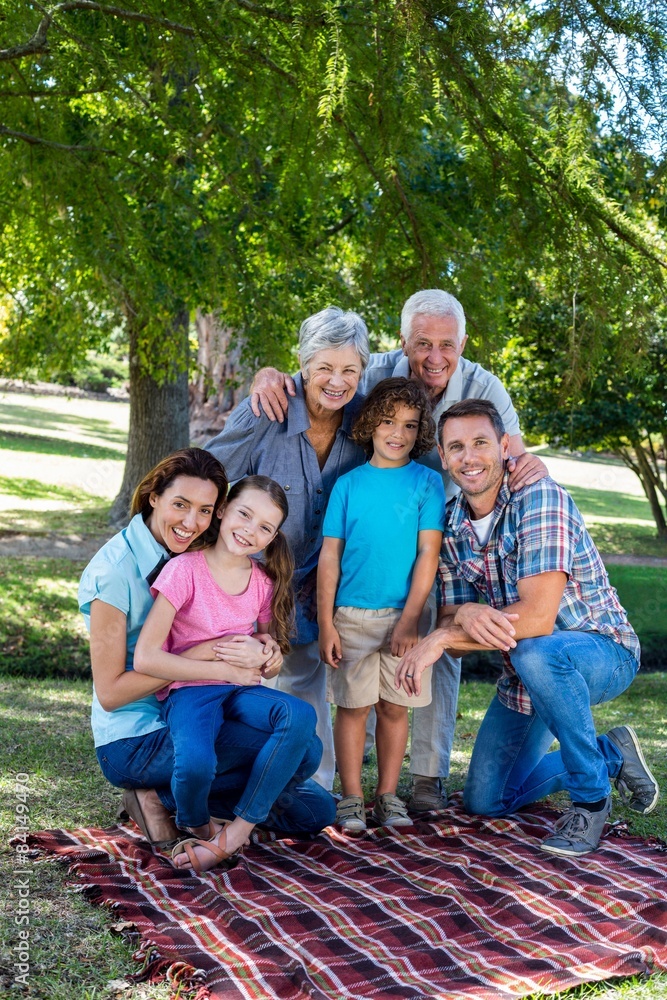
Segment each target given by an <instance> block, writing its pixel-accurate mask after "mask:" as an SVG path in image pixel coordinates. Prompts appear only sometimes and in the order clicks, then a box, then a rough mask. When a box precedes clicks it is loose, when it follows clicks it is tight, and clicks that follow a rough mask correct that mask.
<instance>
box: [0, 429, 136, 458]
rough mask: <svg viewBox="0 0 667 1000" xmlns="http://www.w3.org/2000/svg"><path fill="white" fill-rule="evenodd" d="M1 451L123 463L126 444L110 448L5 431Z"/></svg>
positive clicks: (1, 435)
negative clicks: (109, 460)
mask: <svg viewBox="0 0 667 1000" xmlns="http://www.w3.org/2000/svg"><path fill="white" fill-rule="evenodd" d="M0 450H2V451H21V452H28V453H29V454H38V455H64V456H66V457H67V458H96V459H98V460H102V459H107V460H108V459H114V460H116V461H118V462H123V461H125V450H126V444H125V443H123V444H119V446H118V447H117V448H109V447H106V446H105V445H99V444H87V443H85V442H82V441H67V440H66V439H65V438H57V437H47V436H46V435H44V436H41V435H40V436H37V435H31V434H22V433H12V432H10V431H3V432H1V433H0Z"/></svg>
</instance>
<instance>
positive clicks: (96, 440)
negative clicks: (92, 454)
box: [0, 396, 127, 458]
mask: <svg viewBox="0 0 667 1000" xmlns="http://www.w3.org/2000/svg"><path fill="white" fill-rule="evenodd" d="M14 399H16V397H14ZM14 399H12V401H10V402H8V401H7V397H6V396H5V397H4V398H3V399H2V400H0V429H2V431H3V432H4V433H8V434H9V435H10V436H11V437H13V436H14V435H15V434H16V433H17V432H18V433H19V434H25V435H28V436H31V437H33V438H36V439H39V438H46V439H47V440H49V439H50V440H55V441H59V442H61V443H62V444H67V443H68V442H72V441H76V439H77V438H79V439H80V438H86V439H89V440H90V443H91V445H93V444H97V445H105V444H106V445H107V446H108V447H109V448H110V449H113V454H112V455H111V456H110V457H116V458H117V457H118V456H119V452H120V457H121V458H122V457H123V455H124V453H125V448H126V445H127V431H126V430H125V429H124V428H123V427H121V426H118V424H117V423H116V421H112V420H109V419H107V418H105V417H91V416H86V415H85V413H84V412H81V411H82V410H85V411H90V410H91V409H92V407H91V404H90V403H88V402H85V401H84V402H83V403H80V404H79V405H78V406H70V405H67V407H66V408H64V407H63V400H62V399H60V400H56V399H53V398H51V397H48V396H47V397H35V396H31V397H24V396H20V397H18V399H16V401H14ZM109 406H113V407H115V406H122V404H120V403H117V404H114V403H101V404H99V406H98V407H97V409H98V410H99V412H113V411H108V410H105V407H109ZM121 412H122V411H120V410H119V411H118V416H120V414H121ZM114 416H116V414H114Z"/></svg>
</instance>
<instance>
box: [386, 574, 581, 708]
mask: <svg viewBox="0 0 667 1000" xmlns="http://www.w3.org/2000/svg"><path fill="white" fill-rule="evenodd" d="M566 583H567V575H566V574H565V573H560V572H553V573H539V574H538V575H537V576H529V577H526V578H525V579H524V580H519V582H518V583H517V590H518V592H519V600H518V601H516V602H515V603H514V604H509V605H507V607H506V608H503V609H502V611H500V612H499V611H497V610H495V609H493V608H491V609H488V608H486V607H485V606H484V605H478V604H472V603H471V604H462V605H459V607H458V608H457V609H456V611H455V615H454V616H453V617H452V615H451V610H452V609H450V611H449V615H448V616H447V615H445V614H444V613H443V615H442V616H441V619H440V620H441V621H449V622H451V624H446V625H444V626H443V627H440V628H437V629H435V630H434V631H433V632H431V634H430V635H427V636H426V638H425V639H422V640H421V642H419V643H417V645H416V646H415V647H414V648H413V649H411V650H410V651H409V652H408V653H407V654H406V655H405V656H404V657H403V659H402V660H401V662H400V663H399V665H398V667H397V668H396V674H395V678H394V686H395V687H396V689H397V690H398V689H399V688H400V687H401V685H402V686H403V688H404V689H405V690H406V691H407V692H408V694H412V693H414V694H420V693H421V676H422V674H423V673H424V670H426V669H427V668H428V667H430V666H431V665H432V664H433V663H435V662H436V660H438V659H439V658H440V656H441V655H442V653H443V652H444V651H445V650H452V651H456V652H460V653H465V652H469V651H471V650H477V649H508V648H513V647H514V646H516V643H517V641H518V640H519V639H528V638H534V637H536V636H540V635H551V633H552V632H553V629H554V624H555V622H556V615H557V614H558V608H559V606H560V602H561V598H562V596H563V591H564V590H565V584H566ZM488 611H495V615H494V616H493V617H494V619H495V616H497V615H505V616H507V618H508V621H509V622H510V624H511V626H512V628H513V636H511V637H510V638H509V639H508V638H507V630H506V629H502V630H501V633H502V634H501V638H500V641H489V642H488V643H486V642H479V641H477V640H475V639H471V637H470V633H469V631H468V629H471V630H472V629H473V628H475V627H476V624H477V623H478V622H479V620H480V617H481V616H482V615H485V614H487V612H488ZM510 616H511V617H510ZM457 618H460V619H462V621H463V622H465V627H462V625H461V624H454V621H455V620H456V619H457Z"/></svg>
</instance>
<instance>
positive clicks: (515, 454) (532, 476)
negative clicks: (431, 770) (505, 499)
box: [509, 434, 549, 493]
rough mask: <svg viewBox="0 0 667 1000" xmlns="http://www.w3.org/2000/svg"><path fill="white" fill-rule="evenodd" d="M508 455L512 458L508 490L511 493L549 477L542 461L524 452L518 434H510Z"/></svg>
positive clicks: (523, 445)
mask: <svg viewBox="0 0 667 1000" xmlns="http://www.w3.org/2000/svg"><path fill="white" fill-rule="evenodd" d="M510 455H511V456H512V457H511V458H510V464H509V469H510V478H509V488H510V489H511V491H512V492H513V493H516V491H517V490H520V489H521V488H522V487H523V486H530V485H531V483H537V482H538V481H539V480H540V479H544V477H545V476H548V475H549V470H548V469H547V467H546V465H545V464H544V462H543V461H542V459H541V458H538V457H537V455H531V453H530V452H529V451H526V446H525V444H524V443H523V438H522V437H521V435H520V434H512V436H511V437H510Z"/></svg>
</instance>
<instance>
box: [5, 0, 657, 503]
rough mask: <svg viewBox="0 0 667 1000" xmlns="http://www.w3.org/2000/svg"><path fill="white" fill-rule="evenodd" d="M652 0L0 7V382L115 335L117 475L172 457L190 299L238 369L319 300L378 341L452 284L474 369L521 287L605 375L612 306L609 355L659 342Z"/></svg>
mask: <svg viewBox="0 0 667 1000" xmlns="http://www.w3.org/2000/svg"><path fill="white" fill-rule="evenodd" d="M645 7H646V5H645V4H643V3H641V2H639V0H615V2H614V3H613V4H605V5H601V4H599V3H597V0H577V2H574V0H561V2H556V0H553V2H552V0H543V2H539V3H535V2H512V3H505V4H492V3H491V2H485V0H467V2H457V0H450V2H445V3H444V4H443V3H441V2H439V3H437V4H436V3H432V2H415V0H403V2H401V0H393V2H388V0H379V2H373V3H370V2H358V3H351V4H334V3H322V2H318V3H315V2H307V0H306V2H301V3H292V2H290V3H286V2H284V0H279V2H276V3H272V4H264V3H255V2H250V0H233V2H232V0H227V2H224V3H220V2H219V0H215V2H214V0H181V2H179V3H176V2H173V0H166V2H157V0H141V2H136V0H135V2H132V3H126V4H123V5H122V6H115V5H110V4H106V3H97V2H92V0H64V2H60V3H49V4H39V5H38V4H32V3H26V4H24V5H23V6H22V8H21V9H20V11H19V12H17V11H16V10H15V9H14V5H13V4H10V3H9V2H8V0H4V2H2V3H1V4H0V9H2V11H3V18H2V20H1V21H0V91H1V92H2V109H3V110H2V121H1V122H0V140H1V141H2V146H3V149H4V153H3V158H2V161H1V163H2V165H1V167H0V200H1V203H2V226H3V235H4V242H5V246H6V248H7V252H6V254H5V256H4V259H3V260H2V261H1V262H0V288H2V289H3V290H4V292H5V310H4V316H5V320H4V323H3V329H2V330H1V331H0V365H1V366H2V369H3V370H4V371H5V372H6V373H11V374H16V375H18V374H28V373H32V372H35V371H39V372H40V374H48V373H49V372H50V371H51V372H52V371H55V370H58V369H59V368H60V367H63V366H68V365H70V364H71V363H72V360H73V359H74V358H76V357H77V356H79V355H81V354H82V353H83V352H85V350H87V349H89V348H90V347H93V346H103V345H104V344H105V343H106V342H108V338H109V336H110V332H111V331H112V330H113V329H114V327H117V326H118V325H119V324H120V325H122V326H124V327H125V329H126V330H127V334H128V337H129V342H130V345H131V371H132V379H133V388H132V391H131V396H132V399H133V403H132V405H133V406H134V405H135V404H136V406H137V407H139V405H140V398H139V397H140V396H142V394H143V404H142V405H141V408H140V409H141V415H139V410H138V411H137V421H136V424H135V428H134V431H135V433H134V434H133V436H132V440H131V445H130V449H131V450H130V458H131V457H132V447H133V443H132V442H133V441H134V440H135V438H136V440H137V441H139V440H140V438H141V432H142V428H143V431H144V435H143V438H144V443H143V444H142V445H141V447H140V448H139V451H140V452H141V455H140V456H138V457H137V461H136V462H132V461H130V462H129V465H130V466H131V468H130V470H129V476H128V481H129V480H131V479H132V478H133V477H134V478H136V475H137V474H138V468H139V466H141V465H143V467H144V468H145V467H146V466H147V465H149V464H151V463H152V462H153V461H155V460H156V459H157V458H159V457H161V454H164V452H165V451H167V450H169V448H170V447H172V446H174V445H175V444H178V443H182V442H183V434H184V427H183V420H181V422H180V429H179V426H178V421H174V420H172V421H170V420H169V419H168V418H167V417H166V414H168V412H169V408H170V406H171V405H174V406H176V402H177V400H179V399H180V400H181V403H182V401H183V393H184V383H183V378H182V376H181V377H180V381H179V372H181V373H182V372H183V371H184V370H185V368H186V365H187V337H186V335H185V331H186V327H187V320H188V316H189V315H191V314H192V313H193V311H194V309H195V308H196V307H202V308H204V309H206V310H218V311H219V312H220V314H221V315H222V316H223V317H224V322H225V324H226V325H227V326H228V327H230V328H232V329H235V330H237V331H239V334H240V335H242V337H243V345H244V352H245V356H246V359H247V361H248V363H249V364H254V363H255V362H256V361H257V360H260V361H273V362H277V363H280V364H286V363H289V362H288V356H289V349H290V348H291V347H292V345H293V343H294V338H295V332H296V329H297V328H298V324H299V322H300V320H301V319H302V318H303V317H304V315H306V314H307V313H308V312H311V311H313V310H314V309H318V308H321V307H322V306H323V305H325V304H327V303H329V302H339V303H341V304H342V305H344V306H347V307H353V308H356V309H358V310H359V311H360V312H361V313H362V314H363V315H364V316H365V317H366V319H367V320H368V321H369V325H370V326H371V329H372V330H373V331H374V332H376V333H378V334H379V333H383V332H393V331H395V329H396V325H397V314H398V311H399V309H400V304H401V302H402V301H403V300H404V299H405V298H406V297H407V295H409V294H411V293H412V292H413V291H415V290H416V289H417V288H420V287H427V286H439V287H447V288H451V289H452V290H453V291H454V292H455V293H456V294H458V296H459V297H460V298H461V300H462V302H463V304H464V306H465V308H466V312H467V314H468V316H469V320H470V330H471V333H472V341H473V343H474V345H475V349H476V350H477V352H478V354H480V355H481V356H485V354H487V353H488V351H490V350H491V348H492V347H494V346H498V345H499V344H501V343H502V342H503V340H504V338H505V337H506V335H507V332H508V329H509V327H510V325H511V319H512V315H513V312H512V310H516V308H517V302H520V301H521V295H522V289H523V288H525V287H527V285H529V286H530V288H531V294H533V295H538V296H542V295H546V297H548V298H551V299H553V298H554V297H555V298H556V299H557V300H558V301H559V302H560V303H561V304H562V303H566V302H568V303H569V302H571V300H572V297H573V296H575V297H577V298H578V299H579V300H580V301H583V300H585V301H586V303H587V315H588V316H589V317H590V318H591V319H590V323H589V324H588V325H587V326H586V327H585V328H584V329H583V330H582V331H581V336H580V338H579V341H578V351H579V353H578V356H577V357H578V358H579V359H581V358H582V357H584V356H586V355H587V354H588V356H590V357H595V356H596V352H597V353H598V354H599V356H600V357H602V354H603V351H602V350H601V348H600V344H601V335H600V330H601V325H603V324H604V321H605V317H606V315H607V314H608V311H609V308H610V304H609V293H610V291H612V292H613V295H612V297H613V298H614V300H615V302H620V301H621V300H622V299H623V297H624V296H630V297H632V298H633V299H634V298H640V297H641V302H638V303H637V308H636V309H635V314H636V316H637V321H636V322H634V323H633V324H632V327H631V328H629V329H627V330H625V340H626V341H628V340H629V341H630V342H632V343H636V344H641V343H647V342H648V338H649V337H650V330H649V328H648V326H647V325H646V324H645V323H644V322H643V321H642V316H647V317H648V316H650V313H651V310H652V306H653V303H654V302H655V301H656V300H657V297H658V296H659V294H660V292H659V289H660V287H661V284H662V281H663V274H664V268H665V249H664V242H663V230H664V221H665V212H666V211H667V209H666V208H665V202H666V199H665V178H664V167H663V166H662V165H663V163H664V152H665V145H664V144H665V130H664V115H665V108H666V106H667V105H666V102H665V99H664V98H665V95H664V86H665V84H664V81H665V79H666V78H667V74H666V73H665V69H666V68H667V67H666V66H665V56H666V47H665V41H664V39H665V36H666V34H667V32H666V31H665V29H666V28H667V5H666V4H665V3H664V2H663V0H659V2H654V3H653V4H651V5H650V9H645ZM619 136H622V141H621V140H620V139H618V137H619ZM612 139H615V141H616V146H615V150H614V152H613V153H612V154H609V150H608V149H607V148H606V146H605V143H608V142H611V144H612V145H613V142H612ZM615 157H618V158H619V159H618V160H617V159H614V158H615ZM619 160H620V162H621V163H622V165H623V178H624V184H623V185H621V184H619V178H618V169H617V166H618V162H619ZM636 178H640V179H641V180H640V181H639V180H637V179H636ZM647 197H648V198H652V199H653V200H654V201H655V203H656V205H655V206H654V210H653V211H652V212H651V213H647V212H646V207H645V203H646V198H647ZM527 279H528V281H527ZM640 287H641V296H640V295H639V293H638V292H637V290H638V289H639V288H640ZM614 308H615V307H614ZM612 349H613V350H616V346H615V342H612ZM573 357H574V355H573ZM574 363H579V362H578V361H577V360H576V359H575V361H574ZM140 385H142V386H143V388H142V390H141V392H140V390H139V386H140ZM165 387H166V388H165ZM169 387H171V388H169ZM159 390H162V391H163V392H166V393H167V395H166V396H164V398H163V400H162V403H161V405H160V407H158V408H157V410H156V412H162V413H163V414H165V417H163V418H161V419H160V420H158V421H156V419H155V417H154V418H153V421H152V424H153V426H152V427H151V426H150V423H151V417H150V414H151V406H152V403H151V399H150V398H149V397H150V394H151V392H158V391H159ZM170 393H171V395H170ZM181 410H182V406H181ZM146 422H148V427H146ZM158 424H159V426H158ZM179 435H180V437H179ZM128 488H129V487H128Z"/></svg>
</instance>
